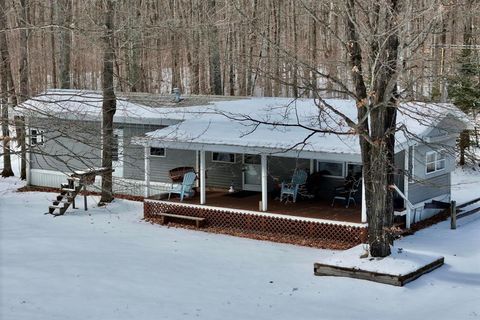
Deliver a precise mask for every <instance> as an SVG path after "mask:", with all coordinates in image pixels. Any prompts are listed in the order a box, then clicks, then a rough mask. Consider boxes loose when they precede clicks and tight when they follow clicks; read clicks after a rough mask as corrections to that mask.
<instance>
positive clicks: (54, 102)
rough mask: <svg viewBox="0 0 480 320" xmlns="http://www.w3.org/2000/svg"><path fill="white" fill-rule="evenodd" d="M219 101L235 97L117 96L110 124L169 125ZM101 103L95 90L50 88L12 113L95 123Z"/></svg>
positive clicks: (99, 114)
mask: <svg viewBox="0 0 480 320" xmlns="http://www.w3.org/2000/svg"><path fill="white" fill-rule="evenodd" d="M221 99H224V100H233V99H235V98H230V97H214V98H211V97H208V96H196V97H194V98H191V97H188V99H187V98H186V99H184V100H182V101H181V102H180V103H175V102H173V101H172V97H171V96H160V95H154V94H137V93H128V94H126V93H119V94H117V110H116V113H115V117H114V121H115V122H123V123H132V122H133V123H156V124H167V125H169V124H172V123H177V122H178V121H181V120H184V116H183V114H185V112H186V110H187V109H189V107H191V106H199V105H208V104H209V103H210V101H212V100H213V101H216V100H221ZM237 99H238V98H237ZM102 101H103V97H102V93H101V92H98V91H85V90H70V89H50V90H48V91H46V92H44V93H41V94H39V95H37V96H35V97H33V98H31V99H29V100H27V101H25V102H24V103H22V104H21V105H19V106H18V107H17V108H16V110H15V111H16V112H17V113H23V114H26V115H33V116H35V117H56V118H60V119H72V120H98V119H100V117H101V114H102ZM172 111H174V112H172ZM152 120H157V121H152ZM162 120H176V121H170V122H168V121H167V122H166V123H164V122H165V121H163V122H162Z"/></svg>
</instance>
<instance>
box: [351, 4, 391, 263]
mask: <svg viewBox="0 0 480 320" xmlns="http://www.w3.org/2000/svg"><path fill="white" fill-rule="evenodd" d="M385 4H386V5H387V6H388V8H386V9H385V10H383V11H382V12H383V13H382V15H381V18H380V19H381V20H383V21H381V23H379V25H381V26H382V27H383V28H385V30H389V31H390V32H388V33H387V32H384V33H383V34H385V37H386V39H380V40H378V41H379V42H380V41H381V42H384V41H385V44H384V45H382V46H381V47H380V46H375V45H373V46H372V48H370V49H371V51H372V53H371V54H373V55H374V56H375V57H376V58H377V59H378V61H379V63H377V64H375V65H374V66H373V69H374V74H375V78H374V79H372V82H373V86H372V89H371V94H370V95H367V89H366V85H365V80H364V78H363V71H362V70H363V69H362V62H363V57H362V49H361V47H360V44H359V41H358V33H357V30H356V25H357V22H356V21H355V19H356V18H355V17H356V13H355V0H347V10H348V15H347V16H348V17H347V22H346V24H347V37H348V41H349V42H348V50H349V58H350V65H351V70H352V72H351V74H352V79H353V83H354V85H355V94H356V100H357V109H358V111H357V113H358V114H357V116H358V119H359V125H358V129H357V130H358V134H359V135H360V147H361V152H362V163H363V178H364V186H365V196H366V210H367V221H368V243H369V247H370V254H371V255H372V256H374V257H385V256H388V255H390V252H391V251H390V244H392V243H393V238H392V234H391V232H390V229H391V227H392V223H393V191H392V190H391V188H390V186H391V185H392V184H393V173H394V142H395V140H394V138H395V129H396V105H395V103H396V98H397V97H396V86H397V85H396V76H397V74H396V70H397V62H398V37H397V34H396V32H392V31H391V30H395V28H392V23H394V22H392V21H395V20H396V14H397V11H398V6H397V1H396V0H388V1H386V3H385Z"/></svg>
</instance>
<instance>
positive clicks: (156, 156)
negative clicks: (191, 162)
mask: <svg viewBox="0 0 480 320" xmlns="http://www.w3.org/2000/svg"><path fill="white" fill-rule="evenodd" d="M152 148H157V149H163V156H159V155H157V154H152ZM148 151H149V155H150V157H154V158H166V157H167V148H163V147H150V148H149V150H148Z"/></svg>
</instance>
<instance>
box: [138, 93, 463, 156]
mask: <svg viewBox="0 0 480 320" xmlns="http://www.w3.org/2000/svg"><path fill="white" fill-rule="evenodd" d="M325 103H327V104H329V105H331V106H333V107H334V108H336V109H337V110H339V111H340V112H342V113H343V114H345V115H347V116H348V117H350V118H351V119H356V112H357V107H356V104H355V101H353V100H340V99H329V100H325ZM171 112H172V113H177V114H178V112H179V110H171ZM181 112H182V117H183V119H184V120H183V121H182V122H180V123H178V124H176V125H172V126H170V127H166V128H163V129H159V130H156V131H153V132H149V133H147V134H146V137H139V138H135V139H134V143H136V144H142V145H145V146H155V147H167V148H179V149H192V150H208V151H218V152H237V153H265V154H272V153H273V154H275V153H276V154H278V155H279V156H282V155H283V156H293V155H295V156H300V157H305V158H316V157H319V155H321V156H322V157H323V158H325V157H327V158H328V157H332V158H333V159H335V158H338V157H339V156H342V157H343V158H345V157H346V158H350V160H360V158H359V157H360V146H359V141H358V136H357V135H356V134H354V132H353V131H352V129H351V128H350V127H348V126H347V125H346V124H345V120H344V119H342V118H341V117H339V116H338V115H336V114H335V113H334V112H332V111H331V110H329V109H328V108H326V107H324V105H322V104H321V103H320V104H319V103H318V101H315V100H313V99H297V100H292V99H291V98H251V99H244V100H237V101H228V102H225V101H222V102H215V103H214V104H213V105H212V106H203V107H201V108H190V109H189V110H188V111H185V110H182V111H181ZM447 114H453V115H454V116H456V117H458V118H461V119H462V120H463V118H464V114H463V113H461V112H460V111H459V110H458V109H457V108H456V107H454V106H453V105H451V104H426V103H420V102H412V103H406V104H402V105H400V106H398V116H397V122H398V124H397V127H398V129H399V132H398V134H397V136H396V139H397V143H396V148H397V150H402V149H404V148H405V147H406V146H408V145H410V144H412V143H414V142H415V139H412V137H416V140H417V141H418V140H420V139H422V138H423V137H424V136H425V135H426V134H428V132H429V131H430V130H431V128H432V127H434V126H435V125H436V124H437V123H438V122H439V121H440V120H441V119H443V118H444V117H445V116H446V115H447ZM177 116H178V115H177ZM406 132H408V136H407V134H406Z"/></svg>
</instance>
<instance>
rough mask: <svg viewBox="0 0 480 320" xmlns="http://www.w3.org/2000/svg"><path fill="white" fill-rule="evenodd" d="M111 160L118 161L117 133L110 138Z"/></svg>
mask: <svg viewBox="0 0 480 320" xmlns="http://www.w3.org/2000/svg"><path fill="white" fill-rule="evenodd" d="M112 161H118V134H114V135H113V139H112Z"/></svg>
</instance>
